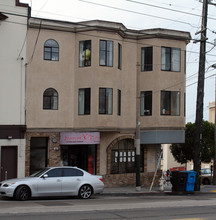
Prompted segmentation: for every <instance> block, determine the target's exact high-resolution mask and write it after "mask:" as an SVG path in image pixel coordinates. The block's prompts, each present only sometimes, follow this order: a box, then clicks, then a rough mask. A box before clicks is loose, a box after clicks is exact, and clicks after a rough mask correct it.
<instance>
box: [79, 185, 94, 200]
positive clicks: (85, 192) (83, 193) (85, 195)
mask: <svg viewBox="0 0 216 220" xmlns="http://www.w3.org/2000/svg"><path fill="white" fill-rule="evenodd" d="M92 192H93V190H92V187H91V186H90V185H83V186H81V188H80V190H79V197H80V198H81V199H89V198H90V197H91V195H92Z"/></svg>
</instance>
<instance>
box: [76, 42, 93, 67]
mask: <svg viewBox="0 0 216 220" xmlns="http://www.w3.org/2000/svg"><path fill="white" fill-rule="evenodd" d="M84 42H86V44H87V42H90V49H89V50H90V64H88V63H87V64H85V62H88V61H87V60H86V53H85V58H84V60H83V61H82V60H81V57H80V56H81V50H80V49H81V48H80V46H81V45H80V44H81V43H83V44H84ZM83 48H84V46H83ZM87 49H88V48H86V49H85V50H87ZM85 50H83V52H84V51H85ZM91 58H92V42H91V40H82V41H79V67H89V66H91V62H92V60H91ZM82 62H84V65H81V63H82Z"/></svg>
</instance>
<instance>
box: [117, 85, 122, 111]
mask: <svg viewBox="0 0 216 220" xmlns="http://www.w3.org/2000/svg"><path fill="white" fill-rule="evenodd" d="M117 106H118V110H117V111H118V112H117V114H118V115H121V90H119V89H118V103H117Z"/></svg>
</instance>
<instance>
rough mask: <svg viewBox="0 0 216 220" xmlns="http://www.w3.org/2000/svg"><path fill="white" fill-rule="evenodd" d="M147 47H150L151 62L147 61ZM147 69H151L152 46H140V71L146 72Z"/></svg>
mask: <svg viewBox="0 0 216 220" xmlns="http://www.w3.org/2000/svg"><path fill="white" fill-rule="evenodd" d="M149 49H151V54H150V55H151V64H149V63H148V58H149V55H148V53H149ZM143 53H144V54H143ZM146 55H147V56H146ZM146 61H147V62H146ZM148 71H153V46H150V47H142V48H141V72H148Z"/></svg>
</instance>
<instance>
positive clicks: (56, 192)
mask: <svg viewBox="0 0 216 220" xmlns="http://www.w3.org/2000/svg"><path fill="white" fill-rule="evenodd" d="M61 188H62V168H54V169H51V170H49V171H47V172H46V173H45V175H43V176H42V177H41V178H39V179H38V182H37V192H38V196H60V195H61Z"/></svg>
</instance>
